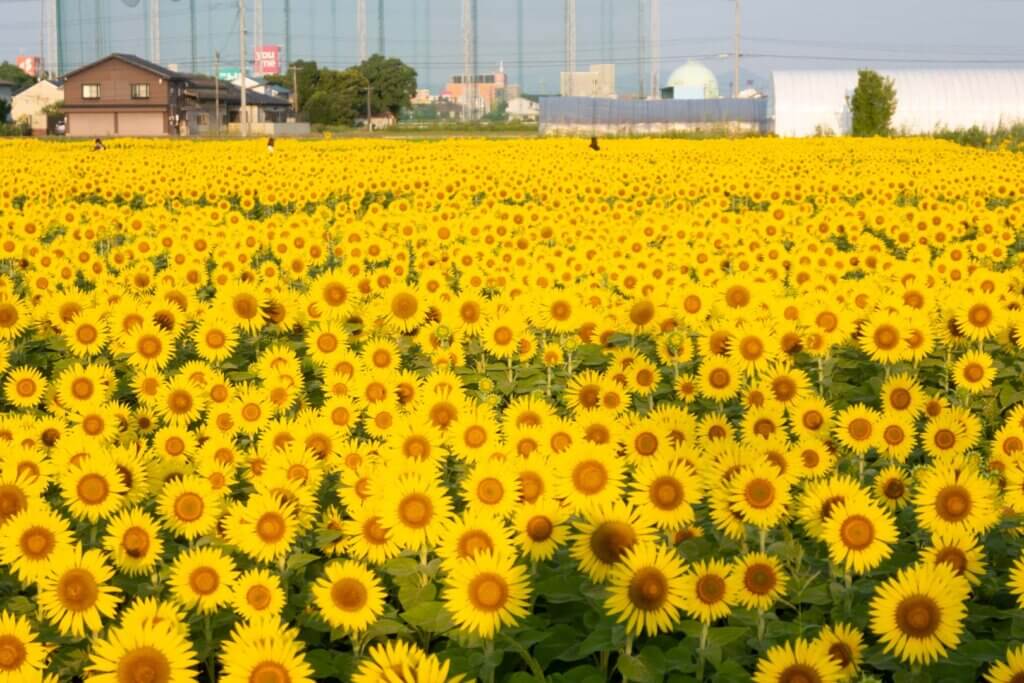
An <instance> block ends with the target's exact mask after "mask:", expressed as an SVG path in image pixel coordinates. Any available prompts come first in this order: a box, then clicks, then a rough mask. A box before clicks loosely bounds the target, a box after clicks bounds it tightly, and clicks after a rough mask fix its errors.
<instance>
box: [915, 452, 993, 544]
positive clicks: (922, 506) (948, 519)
mask: <svg viewBox="0 0 1024 683" xmlns="http://www.w3.org/2000/svg"><path fill="white" fill-rule="evenodd" d="M996 495H997V492H996V487H995V485H994V484H993V483H992V482H990V481H989V480H987V479H985V478H984V477H982V476H981V474H980V473H979V472H977V471H976V470H974V469H965V470H959V471H958V470H957V469H955V468H954V467H953V466H952V465H941V464H938V465H933V466H931V467H929V468H927V469H926V470H924V472H923V474H922V476H921V477H920V479H919V481H918V486H917V492H916V494H915V495H914V511H915V513H916V515H917V523H918V524H919V525H920V526H921V528H923V529H926V530H928V531H933V532H936V533H942V534H967V535H970V536H974V535H977V534H981V533H983V532H985V531H987V530H988V529H990V528H991V527H992V526H994V525H995V524H996V523H997V522H998V521H999V514H998V510H997V508H996Z"/></svg>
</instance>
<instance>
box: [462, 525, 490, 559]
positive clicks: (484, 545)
mask: <svg viewBox="0 0 1024 683" xmlns="http://www.w3.org/2000/svg"><path fill="white" fill-rule="evenodd" d="M482 550H494V544H493V543H492V542H491V537H490V536H489V535H487V533H486V532H484V531H482V530H480V529H470V530H469V531H467V532H466V533H464V534H462V536H461V537H460V538H459V549H458V554H459V557H460V558H466V557H473V556H474V555H476V554H477V553H478V552H480V551H482Z"/></svg>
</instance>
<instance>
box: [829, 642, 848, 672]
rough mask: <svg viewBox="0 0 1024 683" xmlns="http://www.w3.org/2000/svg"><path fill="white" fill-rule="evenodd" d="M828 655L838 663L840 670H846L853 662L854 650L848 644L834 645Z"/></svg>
mask: <svg viewBox="0 0 1024 683" xmlns="http://www.w3.org/2000/svg"><path fill="white" fill-rule="evenodd" d="M828 655H829V657H831V658H832V659H834V660H835V661H836V663H837V664H838V665H839V668H840V669H845V668H846V667H848V666H849V665H850V663H851V662H852V661H853V650H852V649H850V646H849V645H847V644H846V643H832V644H831V645H830V646H829V648H828Z"/></svg>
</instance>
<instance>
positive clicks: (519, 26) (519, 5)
mask: <svg viewBox="0 0 1024 683" xmlns="http://www.w3.org/2000/svg"><path fill="white" fill-rule="evenodd" d="M516 79H517V80H518V81H519V88H520V89H521V90H522V91H523V92H525V91H526V78H525V76H524V72H523V0H518V2H516Z"/></svg>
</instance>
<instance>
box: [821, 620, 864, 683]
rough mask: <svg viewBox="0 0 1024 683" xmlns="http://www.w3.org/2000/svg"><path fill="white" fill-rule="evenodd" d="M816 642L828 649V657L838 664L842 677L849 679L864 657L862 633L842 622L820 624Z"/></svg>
mask: <svg viewBox="0 0 1024 683" xmlns="http://www.w3.org/2000/svg"><path fill="white" fill-rule="evenodd" d="M817 642H818V643H820V644H821V645H823V646H824V647H826V648H827V649H828V654H829V657H831V658H832V659H833V660H834V661H835V663H836V664H838V665H839V674H840V676H841V677H842V678H845V679H850V678H852V677H853V676H854V675H855V674H856V673H857V671H858V670H859V669H860V664H861V661H862V660H863V658H864V634H863V633H861V632H860V630H859V629H857V628H856V627H855V626H851V625H849V624H844V623H842V622H839V623H836V624H833V625H825V626H822V628H821V631H820V632H819V633H818V638H817Z"/></svg>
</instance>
